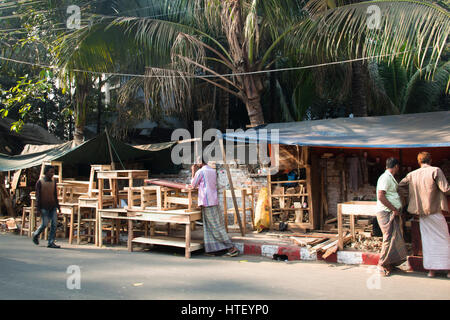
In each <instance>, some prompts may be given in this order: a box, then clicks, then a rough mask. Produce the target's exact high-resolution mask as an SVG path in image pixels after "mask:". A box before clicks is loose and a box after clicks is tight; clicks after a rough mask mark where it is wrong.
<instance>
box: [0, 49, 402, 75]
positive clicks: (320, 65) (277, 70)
mask: <svg viewBox="0 0 450 320" xmlns="http://www.w3.org/2000/svg"><path fill="white" fill-rule="evenodd" d="M408 52H409V51H402V52H397V53H391V54H384V55H377V56H371V57H365V58H356V59H348V60H342V61H335V62H326V63H319V64H313V65H308V66H300V67H289V68H280V69H272V70H261V71H252V72H239V73H225V74H218V75H191V74H187V75H185V76H181V75H178V76H177V75H174V76H166V75H162V76H157V75H145V74H133V73H115V72H100V71H89V70H81V69H70V71H74V72H82V73H90V74H97V75H98V74H106V75H110V76H121V77H139V78H195V79H204V78H220V77H235V76H244V75H255V74H264V73H272V72H284V71H293V70H303V69H312V68H320V67H325V66H331V65H337V64H343V63H351V62H355V61H364V60H372V59H377V58H386V57H391V56H396V55H400V54H403V53H408ZM0 60H5V61H10V62H15V63H20V64H25V65H30V66H35V67H40V68H44V69H55V70H60V69H61V68H59V67H57V66H49V65H42V64H38V63H32V62H27V61H21V60H15V59H10V58H5V57H1V56H0Z"/></svg>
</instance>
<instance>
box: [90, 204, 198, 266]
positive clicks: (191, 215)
mask: <svg viewBox="0 0 450 320" xmlns="http://www.w3.org/2000/svg"><path fill="white" fill-rule="evenodd" d="M120 210H122V211H120ZM125 212H126V213H127V215H126V216H124V213H125ZM201 218H202V213H201V211H190V212H187V211H186V210H183V209H178V210H168V211H159V210H129V209H128V210H125V209H118V208H116V209H99V224H100V229H101V228H102V224H103V222H104V221H105V219H111V220H117V221H128V251H130V252H132V251H133V244H135V243H142V244H157V245H167V246H174V247H179V248H185V257H186V258H190V257H191V252H192V251H195V250H199V249H201V248H203V243H202V242H200V241H192V239H191V225H192V224H193V223H195V221H197V220H201ZM136 221H143V222H150V223H151V224H152V223H174V224H181V225H185V237H184V238H178V237H170V236H155V235H154V231H152V230H153V229H152V228H151V229H150V230H151V231H150V236H149V237H148V236H144V237H134V231H133V223H134V222H136ZM102 241H103V240H102V236H101V234H100V240H99V242H100V245H101V244H102Z"/></svg>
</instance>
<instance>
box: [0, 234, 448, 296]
mask: <svg viewBox="0 0 450 320" xmlns="http://www.w3.org/2000/svg"><path fill="white" fill-rule="evenodd" d="M60 244H62V246H63V248H62V249H48V248H47V247H46V246H45V242H43V241H41V244H40V246H39V247H36V246H35V245H34V244H32V242H31V240H30V239H29V238H26V237H20V236H17V235H12V234H2V235H0V270H1V272H0V299H189V300H191V299H194V300H196V299H220V300H221V299H230V300H234V299H263V300H264V299H276V300H278V299H283V300H290V299H408V300H409V299H450V280H448V279H447V278H444V277H439V278H435V279H428V278H427V277H426V276H425V274H421V273H404V274H396V275H393V276H391V277H390V278H377V277H376V276H373V271H372V270H371V269H370V267H367V266H348V265H339V264H327V263H325V262H305V261H295V262H287V263H286V262H276V261H272V260H270V259H267V258H263V257H253V256H240V257H235V258H229V257H228V258H226V257H206V256H204V255H202V254H201V253H194V254H193V256H192V258H191V259H189V260H188V259H185V258H184V256H183V255H184V253H183V250H182V249H176V248H174V249H172V248H168V247H157V248H154V249H152V250H151V251H146V250H142V251H136V252H133V253H129V252H127V251H126V249H125V248H124V247H119V248H106V249H105V248H104V249H99V248H96V247H94V246H91V245H80V246H76V245H72V246H70V245H68V244H67V243H64V242H60ZM71 265H76V266H79V268H80V272H81V281H80V285H81V289H79V290H78V289H72V290H69V289H67V279H68V277H71V276H72V277H73V275H71V274H68V273H67V268H68V267H69V266H71ZM71 279H72V278H71ZM70 283H71V284H75V283H76V282H74V281H72V282H70V281H69V284H70ZM368 283H369V287H370V288H372V289H370V288H369V287H368ZM377 287H378V288H377Z"/></svg>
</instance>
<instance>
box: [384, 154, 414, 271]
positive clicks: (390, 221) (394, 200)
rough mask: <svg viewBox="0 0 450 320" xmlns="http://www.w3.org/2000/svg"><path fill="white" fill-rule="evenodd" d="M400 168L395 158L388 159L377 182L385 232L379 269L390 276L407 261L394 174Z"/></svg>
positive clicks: (400, 205)
mask: <svg viewBox="0 0 450 320" xmlns="http://www.w3.org/2000/svg"><path fill="white" fill-rule="evenodd" d="M399 170H400V166H399V162H398V160H397V159H395V158H389V159H387V160H386V171H385V172H384V173H383V174H382V175H381V176H380V177H379V178H378V182H377V208H378V213H377V221H378V224H379V226H380V229H381V231H382V232H383V245H382V248H381V255H380V261H379V262H378V267H379V269H380V270H381V271H382V272H383V274H384V275H385V276H389V275H390V274H391V272H392V270H393V268H394V267H396V266H398V265H400V264H402V263H403V262H404V261H406V255H407V251H406V246H405V242H404V240H403V236H402V233H401V230H400V212H401V208H402V202H401V200H400V195H399V194H398V183H397V180H395V178H394V175H395V174H397V173H398V171H399Z"/></svg>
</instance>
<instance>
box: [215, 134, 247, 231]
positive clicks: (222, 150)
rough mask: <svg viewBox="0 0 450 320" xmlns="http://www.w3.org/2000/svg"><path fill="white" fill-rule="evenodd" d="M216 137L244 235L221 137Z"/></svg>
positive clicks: (240, 227)
mask: <svg viewBox="0 0 450 320" xmlns="http://www.w3.org/2000/svg"><path fill="white" fill-rule="evenodd" d="M217 139H219V144H220V150H221V152H222V158H223V166H224V167H225V171H226V172H227V177H228V182H229V183H230V191H231V197H232V198H233V205H234V211H235V212H236V216H237V220H238V224H239V230H240V231H241V235H242V236H245V232H244V229H243V227H242V221H241V216H240V214H239V207H238V205H237V201H236V194H235V193H234V186H233V180H232V179H231V172H230V168H229V167H228V164H227V157H226V154H225V148H224V146H223V137H222V136H217ZM244 214H245V212H244Z"/></svg>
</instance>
